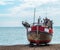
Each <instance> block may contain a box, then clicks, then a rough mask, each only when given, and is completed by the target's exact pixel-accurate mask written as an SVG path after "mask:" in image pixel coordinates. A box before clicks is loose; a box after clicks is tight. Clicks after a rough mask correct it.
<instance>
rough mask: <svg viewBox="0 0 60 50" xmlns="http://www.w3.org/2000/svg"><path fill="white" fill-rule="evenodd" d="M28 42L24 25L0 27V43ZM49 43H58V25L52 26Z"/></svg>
mask: <svg viewBox="0 0 60 50" xmlns="http://www.w3.org/2000/svg"><path fill="white" fill-rule="evenodd" d="M19 44H29V41H28V40H27V32H26V29H25V28H24V27H0V45H19ZM50 44H60V26H55V27H53V37H52V40H51V42H50Z"/></svg>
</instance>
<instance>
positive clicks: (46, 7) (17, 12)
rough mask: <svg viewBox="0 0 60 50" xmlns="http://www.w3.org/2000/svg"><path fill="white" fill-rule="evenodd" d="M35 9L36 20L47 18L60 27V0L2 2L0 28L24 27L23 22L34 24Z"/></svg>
mask: <svg viewBox="0 0 60 50" xmlns="http://www.w3.org/2000/svg"><path fill="white" fill-rule="evenodd" d="M34 8H36V14H35V15H36V20H37V17H39V16H41V17H42V18H43V17H46V16H47V17H48V18H50V19H51V20H53V22H54V26H60V22H59V21H60V0H0V27H17V26H22V24H21V22H22V21H27V22H30V23H32V22H33V16H34V15H33V14H34Z"/></svg>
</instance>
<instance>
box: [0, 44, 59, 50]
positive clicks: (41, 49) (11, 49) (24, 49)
mask: <svg viewBox="0 0 60 50" xmlns="http://www.w3.org/2000/svg"><path fill="white" fill-rule="evenodd" d="M0 50H60V44H50V45H49V46H34V47H29V46H28V45H14V46H0Z"/></svg>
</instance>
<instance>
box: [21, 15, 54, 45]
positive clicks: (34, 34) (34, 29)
mask: <svg viewBox="0 0 60 50" xmlns="http://www.w3.org/2000/svg"><path fill="white" fill-rule="evenodd" d="M34 17H35V14H34ZM34 20H35V19H34ZM43 21H44V22H42V21H40V17H39V18H38V22H37V23H35V22H33V24H32V26H30V24H29V23H27V22H22V24H23V25H24V26H25V28H26V30H27V39H28V41H29V42H30V45H33V44H37V45H39V44H45V45H47V44H48V43H49V42H50V41H51V40H52V36H53V27H52V24H53V23H52V21H51V20H50V19H48V18H47V17H46V18H45V19H44V20H43Z"/></svg>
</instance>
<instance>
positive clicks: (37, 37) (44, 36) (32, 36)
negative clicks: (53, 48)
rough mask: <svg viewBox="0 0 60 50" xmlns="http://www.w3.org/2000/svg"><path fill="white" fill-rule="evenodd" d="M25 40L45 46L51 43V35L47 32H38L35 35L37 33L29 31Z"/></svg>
mask: <svg viewBox="0 0 60 50" xmlns="http://www.w3.org/2000/svg"><path fill="white" fill-rule="evenodd" d="M27 38H28V40H29V42H31V43H37V44H46V43H49V42H50V41H51V39H52V34H49V33H47V32H40V31H38V34H37V31H29V32H28V34H27Z"/></svg>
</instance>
